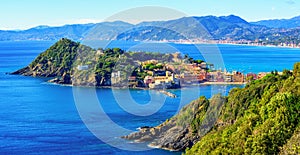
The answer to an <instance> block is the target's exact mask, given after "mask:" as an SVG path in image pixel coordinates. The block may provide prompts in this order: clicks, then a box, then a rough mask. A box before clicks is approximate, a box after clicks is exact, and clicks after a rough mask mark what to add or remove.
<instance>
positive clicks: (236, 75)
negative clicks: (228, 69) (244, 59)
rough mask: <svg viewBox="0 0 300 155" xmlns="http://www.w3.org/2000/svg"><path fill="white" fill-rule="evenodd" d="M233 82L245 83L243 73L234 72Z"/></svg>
mask: <svg viewBox="0 0 300 155" xmlns="http://www.w3.org/2000/svg"><path fill="white" fill-rule="evenodd" d="M232 74H233V77H232V82H244V81H245V80H244V75H243V74H242V73H241V72H237V71H233V72H232Z"/></svg>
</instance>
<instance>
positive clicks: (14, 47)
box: [0, 41, 300, 154]
mask: <svg viewBox="0 0 300 155" xmlns="http://www.w3.org/2000/svg"><path fill="white" fill-rule="evenodd" d="M53 43H54V42H47V41H46V42H45V41H24V42H0V109H1V112H0V118H1V119H0V153H1V154H37V153H43V154H178V153H176V152H169V151H164V150H160V149H150V150H147V151H132V150H137V149H138V148H147V147H146V146H145V144H134V143H131V142H129V141H125V140H122V139H120V138H119V137H118V136H114V134H116V135H122V134H123V135H124V134H127V132H128V131H136V130H137V128H138V127H141V126H156V125H158V124H160V123H162V122H164V121H165V120H166V119H168V118H170V117H172V116H173V115H175V114H176V113H177V112H178V110H179V109H180V108H181V107H182V106H184V105H186V104H188V103H189V102H190V101H192V100H194V99H196V98H198V97H199V96H200V95H204V96H206V97H211V96H212V95H213V94H216V93H223V94H224V95H226V94H227V93H228V91H229V90H230V89H232V88H234V87H241V86H235V85H228V86H223V85H218V86H200V87H189V88H184V89H181V90H170V91H171V92H172V93H174V94H176V95H177V96H178V98H175V99H173V98H168V97H166V96H164V95H163V94H161V93H158V92H155V91H152V90H126V89H92V88H73V87H68V86H60V85H53V84H49V83H47V82H46V81H47V79H45V78H33V77H24V76H16V75H8V74H5V73H7V72H12V71H15V70H17V69H19V68H22V67H24V66H26V65H28V64H29V63H30V62H31V61H32V60H33V59H34V58H35V57H36V56H37V55H38V54H39V53H41V52H42V51H44V50H46V49H47V48H48V47H49V46H51V45H52V44H53ZM198 46H201V47H200V48H199V47H198ZM209 46H214V49H215V45H197V46H193V45H187V44H162V43H159V44H157V43H141V42H123V41H116V42H110V43H109V44H106V45H103V47H120V48H122V49H125V50H134V51H154V52H181V53H183V54H189V55H190V56H192V57H195V58H199V59H204V58H203V55H201V53H203V52H209V51H202V52H201V51H199V49H205V48H209ZM217 47H218V49H219V52H220V54H221V56H222V58H223V60H224V64H225V66H226V68H227V70H240V71H243V72H255V73H258V72H263V71H271V70H275V69H277V70H282V69H284V68H287V69H292V66H293V64H294V62H297V61H299V60H300V59H299V58H300V50H299V49H289V48H275V47H272V48H270V47H255V46H236V45H218V46H217ZM208 54H209V53H208ZM212 56H213V55H212ZM74 89H76V90H77V89H79V90H80V92H89V91H91V92H95V94H96V96H95V97H97V99H98V101H99V102H100V103H99V104H100V106H101V107H102V108H103V111H104V114H105V115H102V116H101V115H100V116H99V115H96V113H97V110H98V109H97V108H95V109H93V110H94V111H95V115H90V116H89V117H88V118H89V120H88V121H91V122H97V123H98V124H97V123H95V127H96V128H101V129H103V130H101V131H106V132H105V133H104V134H103V133H102V135H105V136H106V137H103V139H102V140H100V139H99V137H97V133H96V134H95V133H92V132H91V131H90V128H89V127H88V126H86V124H85V122H86V120H84V118H82V117H81V115H80V113H79V111H80V110H79V109H78V103H77V102H76V97H78V96H76V95H74ZM91 89H92V90H91ZM129 96H130V97H129ZM88 100H89V99H88V98H86V102H87V103H86V104H88ZM151 101H156V102H155V103H161V107H159V109H158V110H157V111H156V109H155V108H157V107H153V109H146V110H145V109H138V110H136V109H135V107H133V106H132V107H130V105H134V104H140V105H147V103H151ZM122 104H128V105H129V109H127V111H126V110H125V109H124V107H123V106H122ZM130 108H131V109H130ZM132 110H136V112H141V113H140V114H141V115H135V114H132V113H130V111H132ZM143 110H145V111H144V112H147V111H151V110H153V111H154V112H153V114H149V115H147V116H143V115H142V112H143ZM104 116H105V117H106V116H107V117H109V118H110V119H111V121H112V123H114V124H116V125H118V126H120V127H122V128H124V129H126V130H124V133H120V132H118V131H114V128H111V127H112V125H110V124H109V122H106V121H105V120H103V119H102V117H103V118H105V117H104ZM101 119H102V120H101ZM110 123H111V122H110ZM102 135H100V136H102ZM98 136H99V135H98ZM106 140H107V141H109V142H112V143H113V144H116V146H120V145H124V146H126V147H127V150H122V149H119V148H116V147H113V146H111V145H109V144H107V143H105V142H104V141H106ZM147 149H149V148H147Z"/></svg>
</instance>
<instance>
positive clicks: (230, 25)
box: [117, 15, 266, 40]
mask: <svg viewBox="0 0 300 155" xmlns="http://www.w3.org/2000/svg"><path fill="white" fill-rule="evenodd" d="M265 29H266V28H265V27H264V26H257V25H252V24H250V23H248V22H247V21H245V20H243V19H241V18H240V17H237V16H234V15H230V16H221V17H215V16H205V17H183V18H180V19H176V20H170V21H162V22H143V23H140V24H138V25H136V26H135V28H134V29H131V30H129V31H127V32H124V33H122V34H120V35H119V36H118V37H117V39H119V40H179V39H184V40H188V39H201V40H223V39H227V38H229V39H232V40H239V39H249V38H251V39H254V38H255V36H256V34H259V33H260V32H263V31H265Z"/></svg>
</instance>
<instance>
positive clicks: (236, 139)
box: [123, 63, 300, 155]
mask: <svg viewBox="0 0 300 155" xmlns="http://www.w3.org/2000/svg"><path fill="white" fill-rule="evenodd" d="M299 111H300V63H296V64H295V65H294V70H293V72H290V71H288V70H285V71H283V74H282V75H279V74H277V73H272V74H269V75H267V76H266V77H265V78H263V79H260V80H255V81H252V82H251V83H249V84H247V85H246V86H245V88H235V89H233V90H231V91H230V93H229V95H228V96H227V97H223V96H221V95H216V96H214V97H212V98H211V99H206V98H205V97H200V98H199V99H197V100H195V101H193V102H192V103H190V104H188V105H187V106H185V107H184V108H183V109H182V110H181V111H180V112H179V113H178V114H177V115H176V116H174V117H172V118H170V119H168V120H166V121H165V122H164V123H162V124H160V125H158V126H157V127H143V128H141V130H140V131H138V132H135V133H132V134H130V135H127V136H124V137H123V138H125V139H128V140H132V141H135V142H146V143H149V145H150V146H151V147H156V148H163V149H167V150H174V151H178V150H181V151H184V150H185V154H187V155H189V154H191V155H194V154H299V153H300V146H299V135H300V134H299V133H300V132H299V131H300V113H299Z"/></svg>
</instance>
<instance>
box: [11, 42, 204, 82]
mask: <svg viewBox="0 0 300 155" xmlns="http://www.w3.org/2000/svg"><path fill="white" fill-rule="evenodd" d="M202 62H203V61H202V60H194V59H192V58H190V57H188V56H186V57H182V56H181V55H180V54H179V53H174V54H163V53H158V52H132V51H127V52H125V51H124V50H122V49H119V48H107V49H102V48H99V49H92V48H91V47H88V46H85V45H82V44H80V43H78V42H74V41H71V40H69V39H65V38H63V39H60V40H59V41H58V42H56V43H55V44H54V45H52V46H51V47H50V48H49V49H47V50H46V51H45V52H43V53H41V54H40V55H39V56H38V57H37V58H36V59H35V60H33V61H32V62H31V63H30V64H29V65H28V66H26V67H24V68H22V69H20V70H18V71H15V72H13V73H11V74H17V75H24V76H34V77H48V78H50V82H53V83H59V84H68V85H74V86H96V87H98V86H116V87H128V86H130V87H146V85H145V82H144V80H145V77H147V76H148V81H149V80H150V82H149V83H147V84H150V83H151V84H152V83H154V80H155V78H154V77H155V76H161V77H160V78H158V79H159V80H160V81H164V82H165V83H167V84H168V88H169V87H170V88H177V87H180V82H179V80H177V79H176V78H175V76H174V75H175V73H178V74H179V72H180V71H183V70H188V69H186V68H188V67H187V65H191V63H193V64H197V65H198V66H200V64H201V63H202ZM176 66H181V69H180V70H179V69H178V68H177V67H176ZM205 69H207V68H206V67H205ZM130 77H133V78H130ZM130 79H131V80H130ZM165 83H164V84H165Z"/></svg>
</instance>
